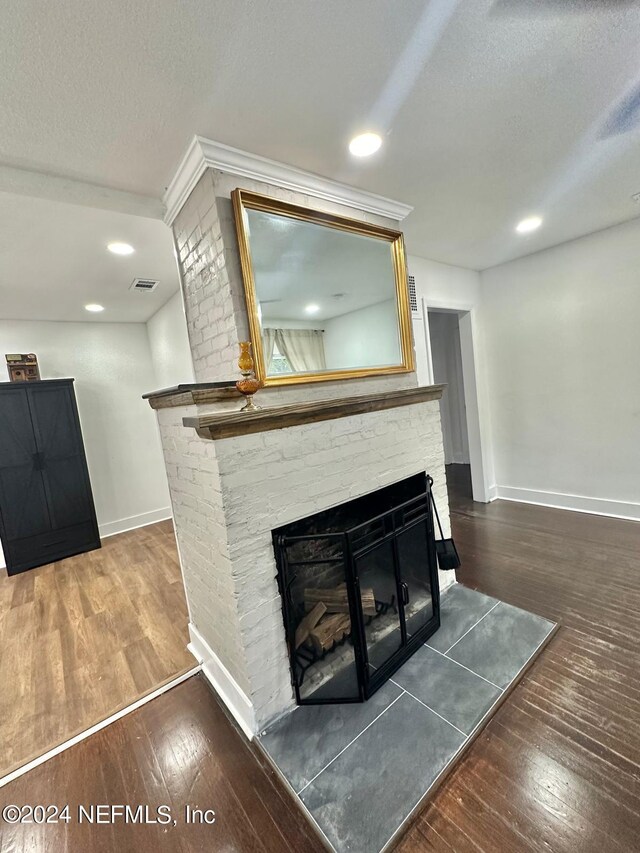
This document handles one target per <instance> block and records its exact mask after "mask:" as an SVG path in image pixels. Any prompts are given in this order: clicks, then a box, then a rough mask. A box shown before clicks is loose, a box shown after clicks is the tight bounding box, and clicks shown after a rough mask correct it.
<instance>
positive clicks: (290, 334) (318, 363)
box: [265, 329, 327, 373]
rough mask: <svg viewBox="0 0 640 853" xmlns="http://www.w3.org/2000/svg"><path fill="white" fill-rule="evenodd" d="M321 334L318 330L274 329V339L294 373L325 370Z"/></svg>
mask: <svg viewBox="0 0 640 853" xmlns="http://www.w3.org/2000/svg"><path fill="white" fill-rule="evenodd" d="M265 331H266V330H265ZM322 334H323V333H322V331H321V330H320V329H276V330H275V339H276V344H277V345H278V351H279V352H281V353H282V355H283V356H284V357H285V358H286V359H287V361H288V362H289V364H290V365H291V368H292V369H293V370H295V371H296V373H301V372H304V373H308V372H310V371H312V370H325V369H326V366H327V365H326V361H325V357H324V344H323V342H322ZM271 352H272V354H273V349H272V351H271Z"/></svg>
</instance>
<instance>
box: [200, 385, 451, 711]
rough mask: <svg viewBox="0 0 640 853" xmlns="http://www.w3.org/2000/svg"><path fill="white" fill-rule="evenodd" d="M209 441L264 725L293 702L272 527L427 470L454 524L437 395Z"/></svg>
mask: <svg viewBox="0 0 640 853" xmlns="http://www.w3.org/2000/svg"><path fill="white" fill-rule="evenodd" d="M213 443H214V444H215V446H216V457H217V460H218V470H219V475H220V488H221V492H222V502H223V506H224V512H225V516H226V524H227V542H228V553H229V557H230V560H231V566H232V569H231V570H232V573H233V577H234V584H235V587H236V591H237V602H238V612H239V616H240V632H241V636H242V644H243V647H244V650H245V660H246V666H247V674H248V677H249V681H250V684H251V690H250V694H249V695H250V698H251V701H252V702H253V704H254V707H255V712H256V718H257V720H258V722H259V724H260V725H264V724H265V723H266V722H267V721H269V720H270V719H272V718H273V717H275V716H277V715H278V714H281V713H282V712H283V711H285V710H286V709H287V708H288V707H290V706H291V705H292V704H293V697H292V694H291V686H290V674H289V662H288V657H287V651H286V645H285V638H284V627H283V622H282V612H281V602H280V595H279V592H278V588H277V584H276V580H275V578H276V564H275V558H274V552H273V544H272V539H271V531H272V530H273V529H274V528H275V527H279V526H280V525H282V524H287V523H288V522H290V521H294V520H296V519H299V518H303V517H305V516H307V515H310V514H312V513H315V512H319V511H320V510H323V509H327V508H329V507H331V506H335V505H336V504H339V503H342V502H344V501H346V500H349V499H350V498H353V497H359V496H360V495H363V494H366V493H367V492H371V491H373V490H375V489H378V488H381V487H383V486H386V485H389V484H390V483H393V482H396V481H397V480H401V479H403V478H404V477H408V476H410V475H411V474H415V473H417V472H419V471H425V470H426V471H428V472H429V473H430V474H431V475H432V476H433V478H434V494H435V497H436V500H437V502H438V506H439V508H440V512H441V517H442V520H443V523H444V524H445V529H447V530H448V527H447V525H448V506H447V496H446V485H445V474H444V455H443V449H442V437H441V431H440V409H439V405H438V403H437V402H436V401H433V402H427V403H421V404H416V405H413V406H406V407H402V408H397V409H391V410H387V411H384V412H371V413H368V414H365V415H353V416H350V417H346V418H340V419H337V420H334V421H324V422H321V423H316V424H309V425H305V426H299V427H290V428H288V429H284V430H274V431H272V432H265V433H258V434H256V435H250V436H238V437H235V438H231V439H225V440H222V441H215V442H213ZM452 580H453V578H450V577H443V578H442V583H443V584H448V583H449V582H451V581H452Z"/></svg>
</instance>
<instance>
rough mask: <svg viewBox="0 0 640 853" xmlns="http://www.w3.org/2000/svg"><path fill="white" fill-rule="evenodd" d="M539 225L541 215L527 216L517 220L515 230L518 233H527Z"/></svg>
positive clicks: (540, 223)
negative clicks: (519, 220)
mask: <svg viewBox="0 0 640 853" xmlns="http://www.w3.org/2000/svg"><path fill="white" fill-rule="evenodd" d="M541 225H542V217H541V216H528V217H527V218H526V219H523V220H522V221H521V222H518V224H517V225H516V231H517V232H518V234H529V233H530V232H531V231H535V230H536V228H539V227H540V226H541Z"/></svg>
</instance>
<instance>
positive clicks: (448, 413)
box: [429, 311, 469, 465]
mask: <svg viewBox="0 0 640 853" xmlns="http://www.w3.org/2000/svg"><path fill="white" fill-rule="evenodd" d="M429 332H430V337H431V353H432V356H433V378H434V381H435V382H437V383H444V384H446V386H447V387H446V388H445V390H444V393H443V395H442V398H441V400H440V417H441V420H442V436H443V444H444V461H445V463H446V464H449V463H451V462H454V463H457V464H462V465H468V464H469V439H468V437H467V418H466V411H465V400H464V380H463V376H462V352H461V349H460V330H459V328H458V315H457V314H452V313H445V312H444V311H430V312H429Z"/></svg>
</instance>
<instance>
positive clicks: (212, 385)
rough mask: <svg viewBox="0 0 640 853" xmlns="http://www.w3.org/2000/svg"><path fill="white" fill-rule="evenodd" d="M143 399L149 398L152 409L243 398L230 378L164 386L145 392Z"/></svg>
mask: <svg viewBox="0 0 640 853" xmlns="http://www.w3.org/2000/svg"><path fill="white" fill-rule="evenodd" d="M142 399H143V400H148V401H149V405H150V406H151V408H152V409H170V408H173V407H174V406H189V405H191V404H192V403H196V404H200V405H207V404H208V403H220V402H224V401H227V400H242V399H243V398H242V397H241V396H240V392H239V391H236V383H235V382H234V381H232V380H230V381H229V382H194V383H191V384H190V385H175V386H174V387H173V388H163V389H162V391H150V392H149V393H148V394H143V395H142Z"/></svg>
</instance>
